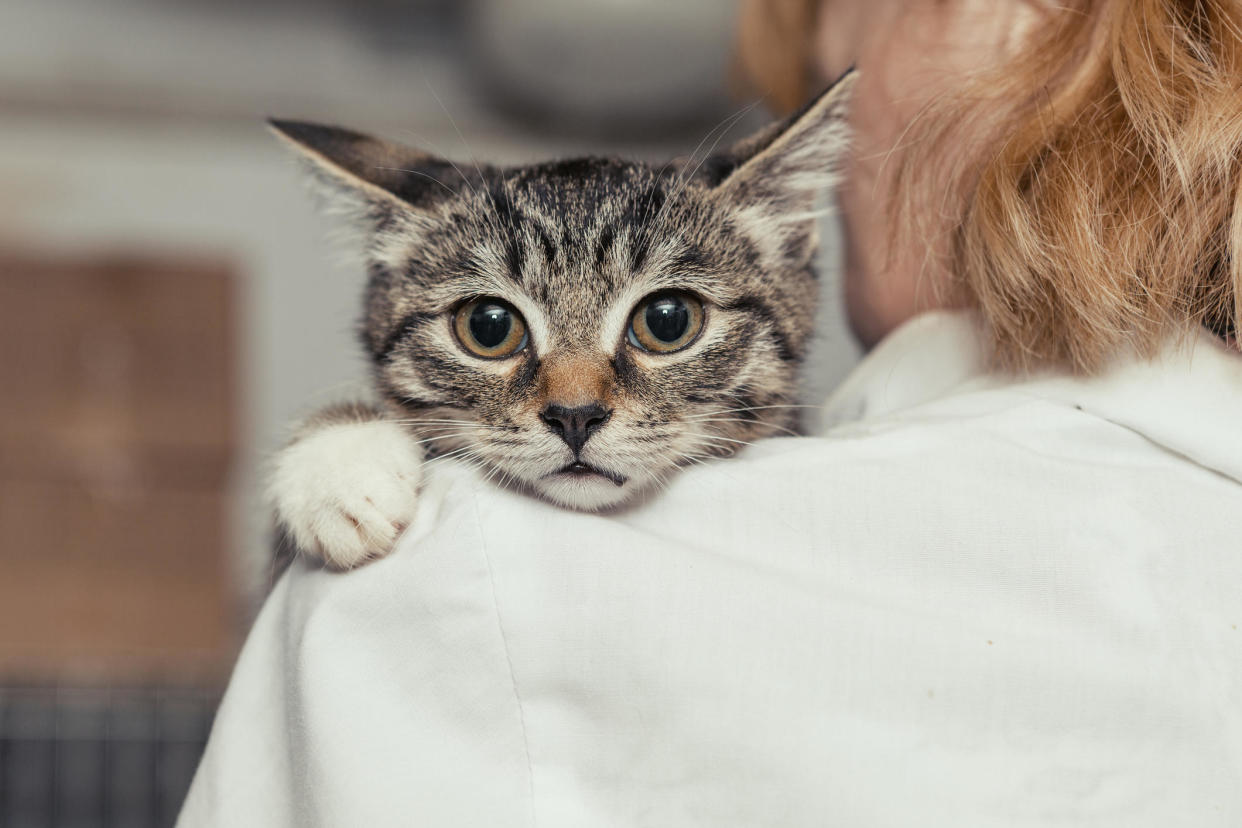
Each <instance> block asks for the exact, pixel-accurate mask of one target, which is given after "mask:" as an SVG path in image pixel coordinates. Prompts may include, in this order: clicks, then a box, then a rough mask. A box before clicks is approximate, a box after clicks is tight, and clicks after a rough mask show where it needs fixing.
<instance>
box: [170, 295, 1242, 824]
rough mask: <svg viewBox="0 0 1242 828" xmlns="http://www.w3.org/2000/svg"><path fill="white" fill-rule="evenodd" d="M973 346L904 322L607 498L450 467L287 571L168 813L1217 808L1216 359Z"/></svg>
mask: <svg viewBox="0 0 1242 828" xmlns="http://www.w3.org/2000/svg"><path fill="white" fill-rule="evenodd" d="M979 350H980V349H979V345H978V344H977V341H976V337H975V333H974V329H973V327H972V323H971V321H970V319H969V317H966V316H961V315H950V314H935V315H928V316H925V317H922V318H920V319H918V320H915V321H914V322H912V323H910V324H909V325H907V326H906V327H905V328H903V329H902V330H900V331H899V332H897V333H896V334H894V335H893V336H892V337H890V338H889V339H888V340H886V342H885V343H884V344H883V345H882V346H881V347H880V348H879V349H878V350H877V351H876V352H875V353H873V354H872V355H871V356H870V357H868V359H867V360H865V361H864V363H863V364H862V365H861V366H860V367H859V368H858V369H857V371H856V372H855V373H854V374H853V375H852V376H851V377H850V378H849V379H848V380H847V381H846V383H845V384H844V385H843V387H842V388H841V389H840V391H839V392H838V393H837V394H836V395H835V396H834V398H833V400H831V401H830V403H829V405H828V406H827V407H826V409H825V411H824V422H825V424H826V430H825V432H824V436H823V437H820V438H800V439H774V440H769V441H764V442H762V443H761V444H759V445H756V446H754V447H753V448H750V449H747V450H746V451H745V452H744V453H742V454H741V455H740V456H738V457H736V458H733V459H730V460H727V461H722V462H718V463H714V464H712V465H710V466H708V467H696V468H692V469H688V470H687V471H686V472H685V473H684V474H683V475H681V476H680V477H679V478H678V479H677V480H676V482H675V483H674V484H673V486H672V487H671V489H670V490H669V491H667V492H665V493H662V494H661V495H659V496H658V497H656V498H654V499H652V501H651V502H649V503H648V504H646V505H644V506H642V507H640V508H637V509H634V510H632V511H629V512H626V513H624V514H619V515H614V516H592V515H584V514H575V513H571V512H567V511H562V510H559V509H556V508H554V507H552V506H548V505H545V504H542V503H538V502H535V501H532V500H530V499H528V498H525V497H522V496H520V495H516V494H512V493H508V492H505V491H502V490H500V489H498V488H495V487H493V486H490V485H486V484H484V483H483V482H482V481H480V480H479V479H478V478H477V477H476V476H475V475H474V474H473V473H472V472H471V471H469V470H467V469H464V468H452V469H449V468H444V469H440V470H439V471H440V474H439V475H437V476H436V480H435V481H433V482H431V483H430V484H429V489H428V491H427V496H426V498H425V499H424V502H423V506H422V511H421V513H420V515H419V517H418V519H417V520H416V522H415V524H414V526H413V528H412V530H411V532H410V533H409V534H408V536H407V537H406V538H404V539H403V540H402V542H401V544H400V548H399V549H398V550H397V551H396V553H395V554H393V555H392V556H391V557H390V558H388V559H386V560H383V561H380V562H378V563H376V564H373V565H370V566H367V567H365V568H363V569H360V570H358V571H356V572H352V573H350V574H347V575H337V574H331V573H328V572H322V571H314V570H311V569H309V568H302V567H297V568H294V569H293V570H292V571H291V572H289V573H288V574H287V575H286V576H285V577H284V578H283V580H282V581H281V582H280V583H279V585H278V586H277V588H276V590H275V591H274V593H273V594H272V595H271V597H270V599H269V600H268V602H267V605H266V607H265V609H264V610H263V612H262V614H261V616H260V617H259V619H258V621H257V623H256V625H255V627H254V630H253V632H252V633H251V636H250V640H249V642H248V643H247V645H246V648H245V651H244V652H243V654H242V656H241V660H240V662H239V663H238V665H237V669H236V673H235V675H234V677H233V680H232V684H231V686H230V688H229V690H228V693H227V695H226V697H225V700H224V704H223V706H222V708H221V710H220V714H219V717H218V719H217V722H216V725H215V729H214V731H213V733H212V737H211V742H210V744H209V746H208V749H207V754H206V757H205V758H204V760H203V763H202V766H201V768H200V770H199V773H198V776H197V777H196V779H195V782H194V785H193V788H192V790H191V792H190V795H189V798H188V800H187V803H186V806H185V809H184V812H183V813H182V815H181V822H180V825H182V826H185V827H186V828H191V826H230V828H232V827H233V826H285V825H290V826H292V825H297V826H314V825H330V826H389V825H402V826H404V825H428V826H526V825H539V826H565V827H566V828H569V827H570V826H572V828H583V827H584V826H631V825H633V826H639V825H644V826H645V825H650V826H678V825H703V826H723V825H747V826H749V825H756V826H824V825H834V826H850V828H853V827H854V826H898V825H900V826H906V825H912V826H913V825H917V826H929V825H933V826H935V825H945V826H954V828H962V826H1070V825H1073V826H1119V827H1120V826H1124V828H1138V827H1139V826H1173V825H1186V826H1196V828H1212V827H1213V826H1231V827H1233V828H1236V826H1239V825H1242V631H1239V627H1240V626H1242V483H1240V481H1242V358H1239V357H1238V356H1236V355H1233V354H1230V353H1228V352H1226V351H1225V350H1224V349H1222V348H1220V347H1219V346H1217V345H1214V344H1213V343H1211V342H1210V341H1208V340H1207V339H1206V338H1205V339H1203V340H1201V341H1199V342H1198V343H1197V344H1195V346H1194V347H1193V348H1190V349H1186V348H1182V349H1176V348H1171V349H1170V350H1169V352H1168V353H1166V354H1165V355H1164V356H1163V357H1162V358H1161V359H1159V360H1156V361H1155V362H1153V363H1150V364H1146V363H1140V362H1137V361H1134V362H1130V363H1125V364H1121V365H1119V366H1118V367H1117V368H1116V369H1115V370H1113V371H1111V372H1109V373H1107V374H1106V375H1104V376H1102V377H1100V378H1098V379H1092V380H1082V379H1072V378H1066V377H1052V376H1050V377H1043V378H1035V379H1029V380H1025V381H1020V382H1019V381H1012V380H1002V379H996V378H991V377H988V376H986V375H984V374H983V372H982V368H981V361H980V357H979Z"/></svg>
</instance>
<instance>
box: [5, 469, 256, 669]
mask: <svg viewBox="0 0 1242 828" xmlns="http://www.w3.org/2000/svg"><path fill="white" fill-rule="evenodd" d="M226 525H227V524H226V503H225V498H224V497H222V496H221V495H219V494H216V493H211V492H184V491H175V490H167V491H158V492H152V491H147V492H140V491H134V492H130V493H129V494H128V495H126V496H124V497H117V496H114V495H111V494H103V495H101V494H99V493H93V492H91V491H89V490H88V489H85V488H83V487H80V486H73V485H64V484H54V483H30V482H26V481H13V480H0V571H2V572H3V573H4V577H3V578H0V677H10V678H11V677H13V676H19V677H21V678H22V679H23V680H28V679H30V678H31V677H32V676H39V677H61V678H64V677H68V676H77V677H82V676H99V677H103V678H126V679H134V678H143V677H173V678H176V677H177V676H178V675H182V676H184V675H186V674H194V675H197V676H211V675H215V674H218V673H219V672H220V671H221V670H222V669H224V668H226V667H227V664H228V661H229V659H230V658H231V656H232V653H233V645H234V632H235V630H234V624H233V609H234V608H233V605H232V600H231V597H230V590H229V581H228V571H227V566H226V564H225V556H224V555H223V554H222V551H221V550H222V549H223V548H224V546H225V543H224V527H225V526H226Z"/></svg>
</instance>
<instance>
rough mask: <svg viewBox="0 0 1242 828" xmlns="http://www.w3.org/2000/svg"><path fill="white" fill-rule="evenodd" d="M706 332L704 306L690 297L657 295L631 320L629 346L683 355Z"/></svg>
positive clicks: (677, 294)
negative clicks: (704, 327) (702, 332)
mask: <svg viewBox="0 0 1242 828" xmlns="http://www.w3.org/2000/svg"><path fill="white" fill-rule="evenodd" d="M702 329H703V303H702V302H700V301H699V300H698V299H696V298H695V297H693V296H691V295H690V294H688V293H679V292H670V293H654V294H652V295H651V296H648V297H647V298H646V299H644V300H643V301H641V302H639V303H638V307H636V308H634V315H633V316H631V317H630V330H629V332H628V334H627V336H628V338H629V340H630V344H631V345H633V346H635V347H637V348H642V349H643V350H644V351H652V352H654V353H657V354H667V353H672V352H673V351H680V350H681V349H682V348H684V347H686V346H687V345H689V344H690V343H691V342H693V341H694V339H695V337H697V336H698V335H699V331H701V330H702Z"/></svg>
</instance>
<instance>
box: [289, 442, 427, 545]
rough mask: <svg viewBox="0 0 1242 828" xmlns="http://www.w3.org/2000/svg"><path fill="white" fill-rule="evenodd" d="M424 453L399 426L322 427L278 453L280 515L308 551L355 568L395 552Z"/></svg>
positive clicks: (413, 500)
mask: <svg viewBox="0 0 1242 828" xmlns="http://www.w3.org/2000/svg"><path fill="white" fill-rule="evenodd" d="M422 462H423V457H422V454H421V452H420V451H419V450H418V444H417V443H416V442H415V441H413V440H411V439H410V435H409V434H408V433H407V432H406V431H405V430H404V429H402V428H401V426H399V425H397V424H396V423H391V422H384V421H370V422H353V423H339V424H336V425H331V426H326V427H321V428H317V429H315V430H313V431H311V432H310V433H309V434H307V435H306V436H305V437H303V438H301V439H299V440H297V441H295V442H293V443H291V444H290V445H288V446H287V447H285V448H284V449H282V450H281V452H280V453H279V455H277V457H276V463H275V469H274V471H273V474H272V478H271V499H272V503H273V505H274V506H275V509H276V517H277V520H278V521H280V523H281V524H282V525H283V526H284V528H285V531H286V532H287V533H288V535H289V537H290V539H291V540H292V541H293V543H294V544H295V545H296V546H297V547H298V549H299V551H301V552H302V553H304V554H307V555H310V556H313V557H315V558H318V559H320V560H322V561H323V562H324V563H325V564H326V565H328V566H329V567H332V568H334V569H352V568H354V567H356V566H359V565H361V564H363V563H366V562H367V561H369V560H372V559H374V558H378V557H382V556H384V555H386V554H388V552H389V551H391V550H392V548H393V544H394V543H395V542H396V540H397V537H398V536H399V535H400V534H401V532H402V531H403V530H404V529H405V527H406V526H407V525H409V522H410V520H411V519H412V518H413V516H414V510H415V506H416V501H417V490H418V484H419V480H420V478H421V476H422Z"/></svg>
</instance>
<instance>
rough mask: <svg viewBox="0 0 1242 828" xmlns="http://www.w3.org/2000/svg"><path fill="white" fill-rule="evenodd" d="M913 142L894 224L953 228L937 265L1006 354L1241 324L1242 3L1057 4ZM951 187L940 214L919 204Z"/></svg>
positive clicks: (1014, 361) (1091, 362)
mask: <svg viewBox="0 0 1242 828" xmlns="http://www.w3.org/2000/svg"><path fill="white" fill-rule="evenodd" d="M752 5H755V6H758V5H765V4H763V3H753V4H752ZM807 5H812V6H818V3H810V4H807ZM759 17H760V15H759V14H757V13H754V12H753V11H752V13H751V15H750V17H749V21H750V22H751V23H752V24H753V23H754V22H755V21H757V20H758V19H759ZM743 45H745V42H743ZM812 46H813V44H812V43H811V41H810V40H809V38H808V39H806V40H805V41H801V42H800V45H799V46H796V47H795V49H796V48H802V49H806V50H809V49H811V48H812ZM786 48H787V49H789V48H790V47H789V45H787V47H786ZM791 51H792V50H791ZM742 58H743V62H744V63H746V64H747V65H749V66H754V64H753V62H752V61H751V59H749V58H747V57H746V54H745V52H744V51H743V53H742ZM803 59H805V56H804V58H803ZM760 82H761V83H767V81H765V80H763V79H762V78H761V77H760ZM963 125H969V126H970V129H971V130H972V133H971V134H970V135H964V134H963V132H964V128H963ZM905 140H906V141H907V142H908V148H907V149H906V150H905V152H904V153H903V154H902V155H901V160H900V162H899V163H900V167H899V169H898V171H897V174H896V175H895V176H894V179H893V180H894V187H895V188H896V190H895V193H894V199H893V202H894V214H893V217H894V223H893V226H894V227H897V228H902V229H900V230H898V231H897V232H899V233H909V232H917V233H919V234H920V235H921V236H922V237H923V238H924V239H928V240H932V239H934V238H935V237H936V236H938V235H940V236H947V241H948V243H947V244H943V245H939V246H937V245H935V244H933V245H932V248H933V249H942V250H944V251H945V252H944V254H943V255H944V256H945V258H946V261H943V262H938V263H937V265H938V266H940V267H943V269H944V271H945V272H946V273H948V274H949V275H950V278H951V279H952V280H953V290H954V292H955V296H954V297H953V298H954V299H955V300H958V301H960V302H962V303H965V304H969V305H973V306H975V307H977V308H979V309H980V311H981V313H982V316H983V318H984V320H985V322H986V324H987V326H988V328H989V330H990V332H991V334H992V339H993V342H994V344H995V353H996V355H997V359H998V361H999V362H1000V363H1001V364H1003V365H1004V366H1006V367H1009V368H1015V369H1027V368H1032V367H1039V366H1043V365H1059V366H1065V367H1068V368H1071V369H1074V370H1079V371H1090V370H1093V369H1096V368H1098V367H1100V366H1101V365H1102V364H1103V363H1104V362H1105V361H1106V360H1107V359H1108V357H1109V356H1110V355H1111V354H1113V353H1115V352H1116V351H1117V350H1118V349H1119V348H1124V347H1130V348H1133V349H1135V350H1137V351H1138V352H1139V353H1142V354H1151V353H1153V352H1154V351H1155V350H1156V349H1157V348H1158V347H1159V345H1160V343H1162V342H1163V341H1165V340H1166V339H1167V338H1169V337H1170V336H1177V335H1182V334H1185V333H1186V332H1187V331H1190V330H1193V329H1194V328H1196V327H1198V326H1206V327H1208V328H1209V329H1211V330H1213V331H1214V332H1216V333H1218V334H1220V335H1222V336H1226V337H1230V336H1232V335H1233V334H1234V333H1235V332H1236V331H1237V330H1238V329H1239V327H1240V325H1239V323H1240V322H1242V304H1240V298H1242V3H1240V2H1239V0H1077V1H1076V2H1068V3H1061V4H1060V5H1059V7H1058V8H1057V9H1056V11H1055V12H1049V13H1048V20H1047V25H1045V26H1043V27H1042V28H1040V30H1039V31H1038V32H1036V33H1035V34H1034V35H1032V37H1031V39H1030V41H1029V42H1028V43H1027V44H1026V45H1025V46H1024V48H1023V49H1022V52H1021V54H1019V55H1018V56H1016V57H1015V58H1013V60H1012V61H1010V62H1009V63H1008V64H1007V65H1006V66H1004V67H1003V68H1002V69H1001V70H1000V71H996V72H989V73H988V74H987V75H986V76H981V77H978V78H975V79H973V80H972V81H971V82H970V83H969V84H968V87H967V88H965V89H963V90H961V93H960V94H957V95H953V96H951V97H949V98H945V99H943V100H941V101H937V102H936V103H935V104H933V105H932V106H931V107H930V108H929V109H928V111H927V112H926V113H925V114H924V115H923V116H921V117H920V118H918V119H917V120H916V122H915V124H914V125H913V126H912V128H911V130H910V132H909V134H908V135H907V137H906V139H905ZM963 146H966V147H968V150H967V151H966V152H965V153H962V152H961V151H960V149H961V147H963ZM950 148H954V149H955V150H956V151H955V152H948V150H949V149H950ZM946 159H949V160H948V161H947V162H946ZM954 159H957V160H954ZM946 192H947V193H950V194H952V197H951V199H950V201H949V202H948V204H947V209H945V210H944V211H942V212H931V213H930V214H929V212H928V211H926V210H925V209H920V208H921V207H922V205H926V204H928V203H933V204H934V203H937V202H938V201H942V200H943V195H940V196H938V197H937V200H936V201H929V197H930V196H931V194H932V193H938V194H944V193H946Z"/></svg>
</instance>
